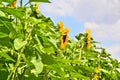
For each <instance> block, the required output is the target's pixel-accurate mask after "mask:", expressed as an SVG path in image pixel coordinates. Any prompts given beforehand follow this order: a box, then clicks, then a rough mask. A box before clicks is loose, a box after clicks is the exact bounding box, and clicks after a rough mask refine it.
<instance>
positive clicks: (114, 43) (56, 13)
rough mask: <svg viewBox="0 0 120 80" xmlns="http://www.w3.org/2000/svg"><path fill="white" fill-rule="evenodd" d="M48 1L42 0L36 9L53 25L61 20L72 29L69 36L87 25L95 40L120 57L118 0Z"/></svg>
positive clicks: (119, 4) (119, 12)
mask: <svg viewBox="0 0 120 80" xmlns="http://www.w3.org/2000/svg"><path fill="white" fill-rule="evenodd" d="M50 1H51V3H41V4H40V6H39V9H40V10H41V12H42V13H43V14H44V15H45V16H46V17H50V18H51V19H52V20H53V22H54V23H55V25H57V22H59V21H63V22H64V26H65V27H70V29H71V31H70V34H69V35H70V37H71V38H74V36H75V35H77V34H78V33H82V32H85V30H86V29H90V30H91V35H92V37H93V38H94V40H95V41H98V42H100V44H99V45H100V46H101V47H104V48H105V49H106V50H107V51H108V52H109V53H110V54H111V55H112V57H113V58H116V59H118V60H119V61H120V32H119V31H120V0H50Z"/></svg>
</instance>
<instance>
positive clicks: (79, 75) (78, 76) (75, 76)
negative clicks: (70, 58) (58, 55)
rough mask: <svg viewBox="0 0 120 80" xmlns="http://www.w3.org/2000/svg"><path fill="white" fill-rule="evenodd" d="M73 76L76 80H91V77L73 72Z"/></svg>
mask: <svg viewBox="0 0 120 80" xmlns="http://www.w3.org/2000/svg"><path fill="white" fill-rule="evenodd" d="M71 75H72V77H74V78H79V79H82V80H90V78H89V77H87V76H84V75H82V74H80V73H77V72H76V73H74V72H71Z"/></svg>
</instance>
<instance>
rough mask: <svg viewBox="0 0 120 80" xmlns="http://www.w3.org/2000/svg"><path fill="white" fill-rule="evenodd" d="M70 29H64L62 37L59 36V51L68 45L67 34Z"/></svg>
mask: <svg viewBox="0 0 120 80" xmlns="http://www.w3.org/2000/svg"><path fill="white" fill-rule="evenodd" d="M69 31H70V29H69V28H66V29H64V31H63V32H62V36H61V39H60V40H61V44H60V48H61V49H64V48H65V47H66V45H67V43H68V39H69V37H68V33H69Z"/></svg>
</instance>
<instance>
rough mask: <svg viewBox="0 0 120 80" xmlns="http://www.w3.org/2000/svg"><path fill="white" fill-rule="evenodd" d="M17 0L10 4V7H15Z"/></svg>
mask: <svg viewBox="0 0 120 80" xmlns="http://www.w3.org/2000/svg"><path fill="white" fill-rule="evenodd" d="M16 3H17V0H14V2H13V4H11V5H8V6H7V7H8V8H15V7H16Z"/></svg>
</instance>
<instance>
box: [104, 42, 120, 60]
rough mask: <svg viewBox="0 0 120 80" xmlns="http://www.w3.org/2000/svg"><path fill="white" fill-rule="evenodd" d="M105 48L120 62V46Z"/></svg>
mask: <svg viewBox="0 0 120 80" xmlns="http://www.w3.org/2000/svg"><path fill="white" fill-rule="evenodd" d="M105 48H106V49H107V51H108V52H109V53H111V55H112V57H113V58H116V59H118V60H119V61H120V54H119V53H120V45H118V44H114V45H111V46H105Z"/></svg>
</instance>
